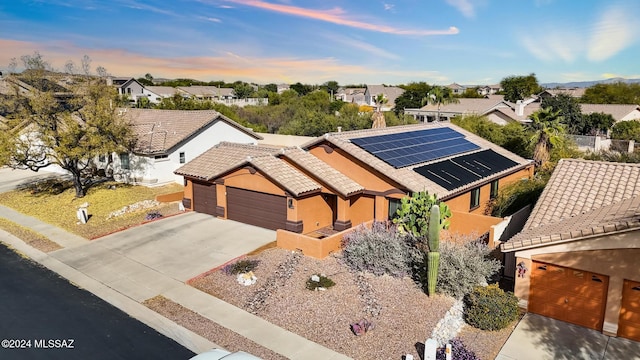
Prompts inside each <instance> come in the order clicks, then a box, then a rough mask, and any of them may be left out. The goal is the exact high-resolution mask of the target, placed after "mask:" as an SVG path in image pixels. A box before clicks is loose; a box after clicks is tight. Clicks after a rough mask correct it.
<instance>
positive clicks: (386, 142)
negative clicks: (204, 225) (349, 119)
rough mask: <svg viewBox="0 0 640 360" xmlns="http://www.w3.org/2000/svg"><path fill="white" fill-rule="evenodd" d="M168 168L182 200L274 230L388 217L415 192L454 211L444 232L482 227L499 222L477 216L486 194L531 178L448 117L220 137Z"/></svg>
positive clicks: (520, 163)
mask: <svg viewBox="0 0 640 360" xmlns="http://www.w3.org/2000/svg"><path fill="white" fill-rule="evenodd" d="M175 173H176V174H177V175H181V176H184V178H185V182H186V188H185V195H184V198H185V200H184V204H185V207H186V208H190V209H192V210H195V211H200V212H204V213H208V214H211V215H214V216H218V217H222V218H227V219H231V220H237V221H241V222H246V223H249V224H253V225H257V226H261V227H266V228H269V229H275V230H278V232H279V234H281V233H282V234H284V233H289V234H303V235H307V236H319V235H317V234H325V233H327V232H329V233H333V232H338V231H343V230H346V229H349V228H352V227H354V226H358V225H360V224H363V223H367V222H370V221H372V220H379V221H386V220H388V219H389V218H390V215H391V216H393V214H395V211H396V209H397V207H398V206H399V203H400V199H401V198H402V197H405V196H407V195H410V194H411V193H414V192H419V191H428V192H429V193H431V194H436V195H437V196H438V198H439V199H441V200H443V201H445V202H446V203H447V204H448V205H449V207H450V208H451V210H452V211H453V212H454V218H457V219H459V220H457V221H456V220H452V231H456V230H459V231H460V232H465V231H466V232H477V233H480V234H482V233H484V232H486V231H488V228H489V227H490V226H491V225H495V224H497V223H499V222H500V221H501V220H502V219H496V218H491V217H487V216H484V210H485V207H486V204H487V202H488V201H489V199H491V198H492V197H495V196H497V194H498V192H499V191H500V189H501V188H502V187H504V186H506V185H508V184H509V183H512V182H514V181H519V180H521V179H523V178H529V177H531V176H532V174H533V165H532V162H531V161H530V160H526V159H523V158H521V157H519V156H517V155H515V154H513V153H511V152H509V151H507V150H505V149H503V148H501V147H499V146H497V145H495V144H492V143H490V142H488V141H486V140H484V139H482V138H480V137H478V136H476V135H474V134H472V133H469V132H467V131H465V130H464V129H461V128H459V127H457V126H455V125H453V124H449V123H429V124H418V125H407V126H395V127H388V128H378V129H368V130H358V131H345V132H335V133H329V134H326V135H324V136H320V137H318V138H315V139H313V140H311V141H309V142H307V143H305V144H303V145H302V146H298V147H289V148H277V147H271V146H248V145H238V144H231V143H221V144H219V145H218V146H215V147H213V148H211V149H210V150H208V151H206V152H205V153H203V154H202V155H200V156H199V157H197V158H195V159H193V160H192V161H190V162H188V163H187V164H185V165H183V166H182V167H180V168H179V169H178V170H176V172H175ZM310 234H311V235H310ZM313 234H315V235H313ZM282 236H284V237H288V238H291V236H289V235H286V234H284V235H282ZM280 238H281V236H280V235H279V236H278V239H279V240H278V241H279V244H281V241H280ZM335 244H337V245H336V246H338V247H339V244H340V243H339V241H338V242H337V243H335ZM335 244H334V245H335ZM296 246H297V245H296ZM319 246H320V245H319ZM285 247H286V246H285ZM291 247H292V248H296V247H295V246H294V245H291ZM336 249H337V248H332V249H329V251H332V250H336ZM326 255H327V253H326V252H325V253H323V254H322V255H320V257H321V256H326Z"/></svg>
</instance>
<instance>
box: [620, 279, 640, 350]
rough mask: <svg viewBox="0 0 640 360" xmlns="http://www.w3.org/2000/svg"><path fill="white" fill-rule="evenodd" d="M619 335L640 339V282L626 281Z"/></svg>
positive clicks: (623, 291)
mask: <svg viewBox="0 0 640 360" xmlns="http://www.w3.org/2000/svg"><path fill="white" fill-rule="evenodd" d="M618 336H620V337H624V338H627V339H631V340H635V341H640V282H637V281H631V280H625V281H624V284H623V287H622V306H621V307H620V320H619V321H618Z"/></svg>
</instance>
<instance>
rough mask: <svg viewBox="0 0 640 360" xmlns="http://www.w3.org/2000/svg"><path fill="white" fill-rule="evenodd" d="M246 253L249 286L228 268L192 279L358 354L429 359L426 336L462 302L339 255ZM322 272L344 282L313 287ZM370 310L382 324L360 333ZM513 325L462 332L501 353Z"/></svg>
mask: <svg viewBox="0 0 640 360" xmlns="http://www.w3.org/2000/svg"><path fill="white" fill-rule="evenodd" d="M245 259H256V260H259V261H260V263H259V265H258V267H257V268H256V269H255V270H254V273H255V275H256V276H257V278H258V280H257V282H256V283H255V284H254V285H250V286H242V285H240V284H238V283H237V281H236V276H235V275H227V274H225V273H224V272H223V271H221V270H216V271H212V272H211V273H208V274H206V275H204V276H201V277H199V278H197V279H195V280H192V281H191V283H190V285H192V286H194V287H196V288H198V289H200V290H202V291H204V292H207V293H209V294H211V295H214V296H216V297H218V298H220V299H222V300H224V301H227V302H229V303H231V304H233V305H235V306H238V307H240V308H242V309H245V310H247V311H249V312H252V313H254V314H256V315H258V316H260V317H262V318H264V319H266V320H268V321H270V322H272V323H273V324H276V325H278V326H281V327H283V328H285V329H287V330H289V331H292V332H294V333H297V334H299V335H301V336H304V337H306V338H307V339H310V340H312V341H315V342H317V343H319V344H322V345H323V346H326V347H328V348H331V349H333V350H335V351H337V352H340V353H343V354H345V355H348V356H350V357H352V358H354V359H402V358H403V357H402V356H403V355H406V354H412V355H413V356H414V358H415V359H421V356H419V355H418V353H419V351H421V349H422V346H423V344H424V341H425V340H426V339H427V338H428V337H429V336H430V335H431V332H432V330H433V328H434V326H435V325H436V324H437V323H438V321H439V320H440V319H441V318H442V317H443V316H444V314H445V313H446V312H447V310H448V309H449V308H450V307H451V305H452V304H453V302H454V300H453V299H452V298H450V297H447V296H434V297H431V298H430V297H428V296H427V295H425V294H424V293H423V292H422V290H421V289H419V288H418V287H417V286H416V284H415V283H414V282H413V281H412V280H411V279H409V278H406V277H405V278H402V279H398V278H393V277H391V276H387V275H385V276H374V275H372V274H356V273H353V272H350V271H349V269H348V268H347V267H346V266H345V265H343V264H342V263H340V261H339V260H338V259H337V258H335V257H329V258H326V259H324V260H316V259H313V258H309V257H305V256H301V255H300V254H298V253H292V252H291V251H287V250H282V249H267V250H265V251H263V252H261V253H259V254H256V255H251V256H248V257H246V258H245ZM319 273H321V274H324V275H326V276H328V277H329V278H331V279H332V280H333V281H334V282H335V284H336V285H335V286H333V287H331V288H329V289H328V290H326V291H310V290H308V289H306V287H305V283H306V281H307V279H309V278H310V276H311V275H313V274H319ZM364 318H366V319H368V320H370V321H372V322H373V323H374V324H375V328H374V329H373V330H371V331H370V332H368V333H366V334H365V335H363V336H355V335H354V334H353V333H352V332H351V329H350V326H349V325H350V324H351V323H353V322H355V321H358V320H360V319H364ZM514 326H515V325H514ZM512 329H513V327H511V328H508V329H505V330H503V331H498V332H485V331H480V330H476V329H473V328H471V327H468V326H465V327H464V328H463V331H462V332H461V337H462V338H463V341H465V342H466V343H467V344H468V348H470V349H472V350H474V351H475V352H476V354H477V355H478V356H480V357H481V358H483V359H493V358H495V355H496V354H497V353H498V351H499V350H500V348H501V347H502V345H503V344H504V342H505V341H506V339H507V338H508V336H509V334H510V333H511V331H512ZM212 340H213V341H214V342H215V339H212ZM245 340H246V339H245ZM265 358H266V359H269V358H270V357H265ZM274 358H275V357H274Z"/></svg>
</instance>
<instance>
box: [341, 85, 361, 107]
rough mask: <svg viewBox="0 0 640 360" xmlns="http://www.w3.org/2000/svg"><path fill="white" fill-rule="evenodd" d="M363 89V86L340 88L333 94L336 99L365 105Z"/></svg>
mask: <svg viewBox="0 0 640 360" xmlns="http://www.w3.org/2000/svg"><path fill="white" fill-rule="evenodd" d="M365 91H366V89H365V88H340V89H339V90H338V93H337V94H336V95H335V96H336V99H337V100H341V101H344V102H348V103H352V104H358V105H367V102H366V100H365Z"/></svg>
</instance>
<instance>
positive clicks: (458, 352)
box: [436, 338, 480, 360]
mask: <svg viewBox="0 0 640 360" xmlns="http://www.w3.org/2000/svg"><path fill="white" fill-rule="evenodd" d="M449 344H451V355H452V356H451V357H452V358H453V359H456V360H480V358H479V357H477V356H476V354H475V353H474V352H473V351H471V350H469V349H467V346H466V345H465V344H464V342H462V339H460V338H453V339H451V341H449ZM446 358H447V357H446V353H445V348H444V347H442V348H439V349H438V351H437V352H436V359H437V360H445V359H446Z"/></svg>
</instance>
